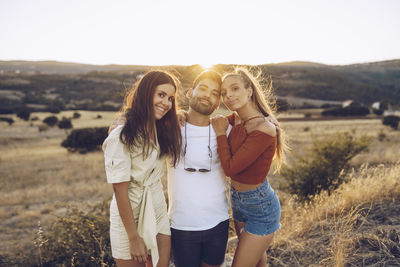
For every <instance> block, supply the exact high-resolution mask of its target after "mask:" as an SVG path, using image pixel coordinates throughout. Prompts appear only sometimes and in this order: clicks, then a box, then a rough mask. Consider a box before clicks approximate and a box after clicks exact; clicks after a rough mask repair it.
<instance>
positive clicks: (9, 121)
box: [0, 117, 14, 125]
mask: <svg viewBox="0 0 400 267" xmlns="http://www.w3.org/2000/svg"><path fill="white" fill-rule="evenodd" d="M0 121H5V122H7V123H8V125H12V124H13V123H14V120H13V119H12V118H6V117H0Z"/></svg>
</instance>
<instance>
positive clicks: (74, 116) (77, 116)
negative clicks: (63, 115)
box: [72, 112, 81, 119]
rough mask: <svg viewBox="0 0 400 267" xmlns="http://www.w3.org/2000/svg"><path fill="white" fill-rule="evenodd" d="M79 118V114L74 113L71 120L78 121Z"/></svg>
mask: <svg viewBox="0 0 400 267" xmlns="http://www.w3.org/2000/svg"><path fill="white" fill-rule="evenodd" d="M80 117H81V114H80V113H79V112H74V115H73V116H72V118H74V119H79V118H80Z"/></svg>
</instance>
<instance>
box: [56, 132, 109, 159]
mask: <svg viewBox="0 0 400 267" xmlns="http://www.w3.org/2000/svg"><path fill="white" fill-rule="evenodd" d="M107 135H108V128H107V127H100V128H83V129H76V130H73V131H72V132H71V133H70V134H69V135H68V136H67V138H66V139H65V140H64V141H63V142H62V143H61V145H62V146H63V147H65V148H67V149H68V150H69V151H72V152H75V151H78V152H81V153H86V152H89V151H94V150H96V149H99V148H100V146H101V145H102V144H103V142H104V140H105V139H106V138H107Z"/></svg>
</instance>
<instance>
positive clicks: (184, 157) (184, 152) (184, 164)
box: [183, 122, 212, 172]
mask: <svg viewBox="0 0 400 267" xmlns="http://www.w3.org/2000/svg"><path fill="white" fill-rule="evenodd" d="M210 125H211V123H210V124H208V157H209V158H210V168H209V169H203V168H201V169H198V170H197V169H195V168H191V167H186V148H187V137H186V122H185V146H184V150H183V168H184V170H185V171H188V172H195V171H199V172H210V171H211V164H212V152H211V147H210V139H211V137H210V136H211V129H210V127H211V126H210Z"/></svg>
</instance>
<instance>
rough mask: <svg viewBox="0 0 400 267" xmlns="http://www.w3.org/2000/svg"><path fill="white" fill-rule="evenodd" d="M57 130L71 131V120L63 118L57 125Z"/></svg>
mask: <svg viewBox="0 0 400 267" xmlns="http://www.w3.org/2000/svg"><path fill="white" fill-rule="evenodd" d="M58 128H60V129H65V130H68V129H71V128H72V123H71V120H70V119H67V118H65V117H63V118H62V119H61V120H60V122H59V123H58Z"/></svg>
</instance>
